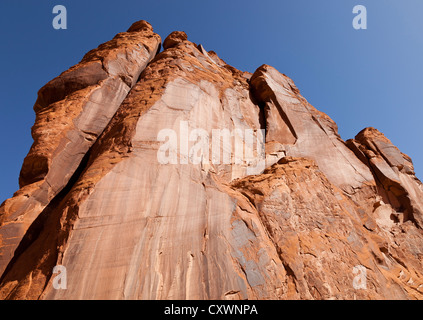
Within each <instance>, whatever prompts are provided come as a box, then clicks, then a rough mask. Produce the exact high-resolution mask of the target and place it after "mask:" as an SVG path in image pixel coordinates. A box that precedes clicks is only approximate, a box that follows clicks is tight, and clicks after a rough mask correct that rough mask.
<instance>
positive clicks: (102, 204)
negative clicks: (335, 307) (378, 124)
mask: <svg viewBox="0 0 423 320" xmlns="http://www.w3.org/2000/svg"><path fill="white" fill-rule="evenodd" d="M160 47H161V38H160V37H159V36H158V35H157V34H155V33H154V32H153V29H152V27H151V26H150V25H149V24H148V23H147V22H145V21H140V22H137V23H135V24H133V25H132V26H131V28H130V29H129V30H128V31H127V32H124V33H120V34H118V35H117V36H116V37H115V38H114V39H113V40H111V41H109V42H107V43H105V44H103V45H101V46H99V47H98V48H97V49H95V50H92V51H90V52H89V53H87V54H86V55H85V57H84V58H83V59H82V61H81V62H80V63H79V64H77V65H76V66H74V67H72V68H70V69H69V70H68V71H66V72H64V73H62V74H61V75H60V76H58V77H57V78H55V79H53V80H52V81H50V82H49V83H48V84H46V85H45V86H44V87H43V88H42V89H41V90H40V91H39V93H38V99H37V101H36V103H35V106H34V110H35V112H36V122H35V125H34V127H33V129H32V135H33V138H34V144H33V146H32V147H31V150H30V151H29V153H28V155H27V157H26V158H25V161H24V163H23V166H22V170H21V174H20V178H19V182H20V187H21V189H20V190H19V191H17V192H16V193H15V195H14V197H13V198H11V199H8V200H6V201H5V202H4V203H3V204H2V206H1V207H0V274H1V278H0V298H1V299H422V298H423V265H422V262H423V231H422V228H423V200H422V199H423V186H422V183H421V182H420V181H419V180H418V179H417V178H416V176H415V174H414V171H413V165H412V161H411V159H410V158H409V157H408V156H407V155H405V154H403V153H401V152H400V151H399V150H398V149H397V148H396V147H395V146H394V145H392V143H391V142H390V141H389V140H388V139H387V138H386V137H385V136H384V135H383V134H382V133H380V132H379V131H377V130H376V129H374V128H366V129H364V130H363V131H361V132H360V133H359V134H358V135H357V136H356V137H355V139H352V140H348V141H346V142H345V141H343V140H342V139H341V138H340V136H339V135H338V132H337V126H336V124H335V123H334V122H333V121H332V120H331V119H330V118H329V117H328V116H327V115H326V114H324V113H322V112H320V111H318V110H316V109H315V108H314V107H313V106H311V105H310V104H309V103H308V102H307V101H306V100H305V98H304V97H302V96H301V94H300V92H299V90H298V88H297V87H296V86H295V84H294V83H293V81H292V80H291V79H290V78H288V77H287V76H285V75H283V74H281V73H279V72H278V71H277V70H275V69H274V68H272V67H270V66H268V65H263V66H261V67H260V68H258V69H257V70H256V71H255V72H254V74H250V73H248V72H242V71H239V70H237V69H235V68H233V67H231V66H229V65H227V64H226V63H225V62H224V61H223V60H222V59H220V58H219V57H218V56H217V55H216V53H214V52H212V51H209V52H207V51H206V50H205V48H204V47H203V46H201V45H196V44H194V43H192V42H190V41H188V39H187V35H186V34H185V33H184V32H179V31H178V32H173V33H171V34H170V35H169V36H168V37H167V38H166V39H165V41H164V42H163V51H161V52H160ZM198 129H201V131H198ZM163 130H165V131H163ZM166 130H167V131H166ZM195 130H197V131H196V132H199V133H200V134H199V135H197V136H194V137H192V135H191V133H192V132H193V131H195ZM216 130H220V132H229V133H230V136H229V140H230V141H231V142H232V144H230V145H229V149H230V150H226V149H228V145H224V144H223V142H224V141H223V140H224V138H222V141H220V140H219V141H220V144H218V148H217V150H218V152H217V153H214V152H213V151H215V149H214V147H215V146H216V144H210V146H209V145H207V146H206V147H205V148H200V149H201V150H200V151H201V154H200V156H199V154H198V152H197V151H199V149H198V148H197V149H196V148H195V146H197V147H198V144H197V142H198V139H199V137H200V136H201V135H203V138H204V137H205V138H204V139H203V140H201V139H200V140H201V141H203V142H204V141H208V142H211V141H212V140H213V139H212V137H214V136H213V134H214V132H215V131H216ZM225 130H227V131H225ZM163 132H174V133H175V136H174V137H173V136H171V135H170V136H168V137H167V138H168V140H166V141H167V142H166V141H165V140H164V139H163V140H162V139H160V138H158V137H160V135H161V133H163ZM245 132H251V133H252V136H251V137H252V138H253V139H252V140H253V141H257V143H255V145H253V144H251V143H246V141H247V140H248V138H247V134H245ZM261 132H264V137H263V138H264V139H260V137H261ZM172 139H173V140H172ZM170 142H174V143H175V142H176V146H175V148H173V147H171V148H168V149H167V152H165V153H164V154H162V155H164V156H166V157H168V159H173V160H175V159H176V160H177V161H176V162H174V163H173V162H171V163H167V164H166V163H163V162H161V161H160V159H159V158H160V157H159V155H160V154H161V150H162V148H163V144H164V143H168V144H169V143H170ZM250 142H251V141H250ZM261 142H262V143H263V145H261ZM239 145H241V146H242V148H243V149H242V150H243V152H241V156H240V154H239V152H238V153H237V152H234V150H237V149H236V146H239ZM231 146H232V147H233V148H232V149H231ZM193 148H194V149H193ZM207 148H209V150H207V151H210V152H205V149H207ZM225 148H226V149H225ZM222 149H223V150H222ZM190 150H194V152H191V151H190ZM226 151H228V152H226ZM262 151H263V152H264V153H262ZM225 152H226V153H225ZM225 154H226V158H225ZM247 154H248V155H247ZM216 156H217V158H218V159H215V157H216ZM220 156H221V157H220ZM172 157H173V158H172ZM196 159H197V160H199V161H197V162H196V161H195V160H196ZM224 159H226V160H227V161H223V160H224ZM57 265H61V266H64V267H65V268H66V274H67V277H66V278H67V279H66V280H67V286H66V289H63V288H62V289H61V288H59V289H57V288H55V286H54V278H55V276H56V275H55V274H54V273H53V268H54V267H55V266H57ZM358 267H359V268H358ZM357 270H360V272H361V274H364V277H362V278H361V282H360V283H359V284H360V286H357V282H356V279H357V276H359V275H358V274H357Z"/></svg>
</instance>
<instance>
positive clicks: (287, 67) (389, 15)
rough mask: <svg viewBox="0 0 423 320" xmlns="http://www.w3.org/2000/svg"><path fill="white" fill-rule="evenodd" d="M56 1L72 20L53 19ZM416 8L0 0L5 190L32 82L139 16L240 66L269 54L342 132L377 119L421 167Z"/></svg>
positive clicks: (21, 142)
mask: <svg viewBox="0 0 423 320" xmlns="http://www.w3.org/2000/svg"><path fill="white" fill-rule="evenodd" d="M58 4H61V5H65V6H66V8H67V10H68V30H55V29H53V27H52V20H53V17H54V15H53V14H52V9H53V7H54V6H55V5H58ZM358 4H362V5H365V6H366V7H367V11H368V29H367V30H354V29H353V27H352V20H353V17H354V15H353V13H352V9H353V7H354V6H355V5H358ZM422 14H423V1H422V0H295V1H292V0H289V1H288V0H273V1H269V0H261V1H257V0H254V1H250V0H243V1H241V0H239V1H238V0H224V1H221V0H215V1H200V0H195V1H174V0H172V1H170V0H167V1H166V0H158V1H142V0H119V1H116V0H113V1H111V0H101V1H100V0H86V1H81V0H54V1H52V0H19V1H16V0H1V1H0V32H1V50H0V61H1V63H2V64H1V77H0V108H1V118H0V150H1V152H2V154H1V157H0V179H1V183H0V202H2V201H3V200H5V199H6V198H8V197H10V196H12V194H13V192H15V191H16V190H17V189H18V176H19V171H20V168H21V165H22V162H23V159H24V157H25V155H26V154H27V152H28V150H29V148H30V146H31V144H32V138H31V131H30V129H31V126H32V125H33V123H34V119H35V116H34V112H33V110H32V107H33V104H34V102H35V100H36V95H37V91H38V89H40V88H41V87H42V86H43V85H44V84H45V83H47V82H48V81H49V80H51V79H52V78H54V77H56V76H57V75H59V74H60V73H61V72H62V71H64V70H66V69H68V68H69V67H70V66H72V65H74V64H76V63H78V62H79V60H80V59H81V58H82V57H83V55H84V54H85V53H86V52H87V51H89V50H91V49H93V48H95V47H97V46H98V45H99V44H100V43H103V42H105V41H108V40H110V39H111V38H112V37H113V36H114V35H115V34H116V33H118V32H122V31H125V30H126V29H127V28H128V27H129V26H130V25H131V24H132V23H133V22H135V21H137V20H141V19H144V20H147V21H149V22H150V23H151V24H152V25H153V27H154V30H155V31H156V32H157V33H159V34H160V35H161V36H162V38H163V39H164V38H165V37H166V36H167V35H168V34H169V33H170V32H172V31H174V30H183V31H185V32H186V33H187V34H188V37H189V40H191V41H194V42H196V43H201V44H203V45H204V47H205V48H206V50H214V51H216V52H217V53H218V55H219V56H220V57H221V58H223V59H224V60H225V61H226V62H227V63H229V64H231V65H233V66H235V67H237V68H239V69H241V70H246V71H250V72H254V70H255V69H256V68H257V67H259V66H260V65H262V64H264V63H266V64H270V65H272V66H274V67H275V68H276V69H278V70H279V71H280V72H282V73H285V74H287V75H288V76H290V77H291V78H292V79H293V80H294V81H295V83H296V84H297V86H298V87H299V89H300V90H301V93H302V94H303V96H305V98H307V99H308V101H309V102H310V103H311V104H313V105H314V106H315V107H316V108H318V109H319V110H321V111H323V112H325V113H327V114H328V115H329V116H330V117H332V119H334V120H335V121H336V122H337V124H338V126H339V132H340V134H341V136H342V138H343V139H345V140H346V139H349V138H352V137H354V136H355V135H356V134H357V133H358V132H359V131H360V130H361V129H363V128H364V127H367V126H373V127H376V128H378V129H379V130H380V131H382V132H383V133H385V135H386V136H387V137H388V138H389V139H391V141H392V142H393V143H394V144H395V145H396V146H398V147H399V148H400V150H401V151H402V152H404V153H407V154H408V155H410V156H411V157H412V159H413V161H414V164H415V169H416V172H417V176H418V177H420V178H422V177H423V176H422V174H423V150H422V141H421V138H422V119H423V108H422V104H423V86H422V85H423V59H422V58H423V36H422V34H423V19H422V18H421V17H422Z"/></svg>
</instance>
